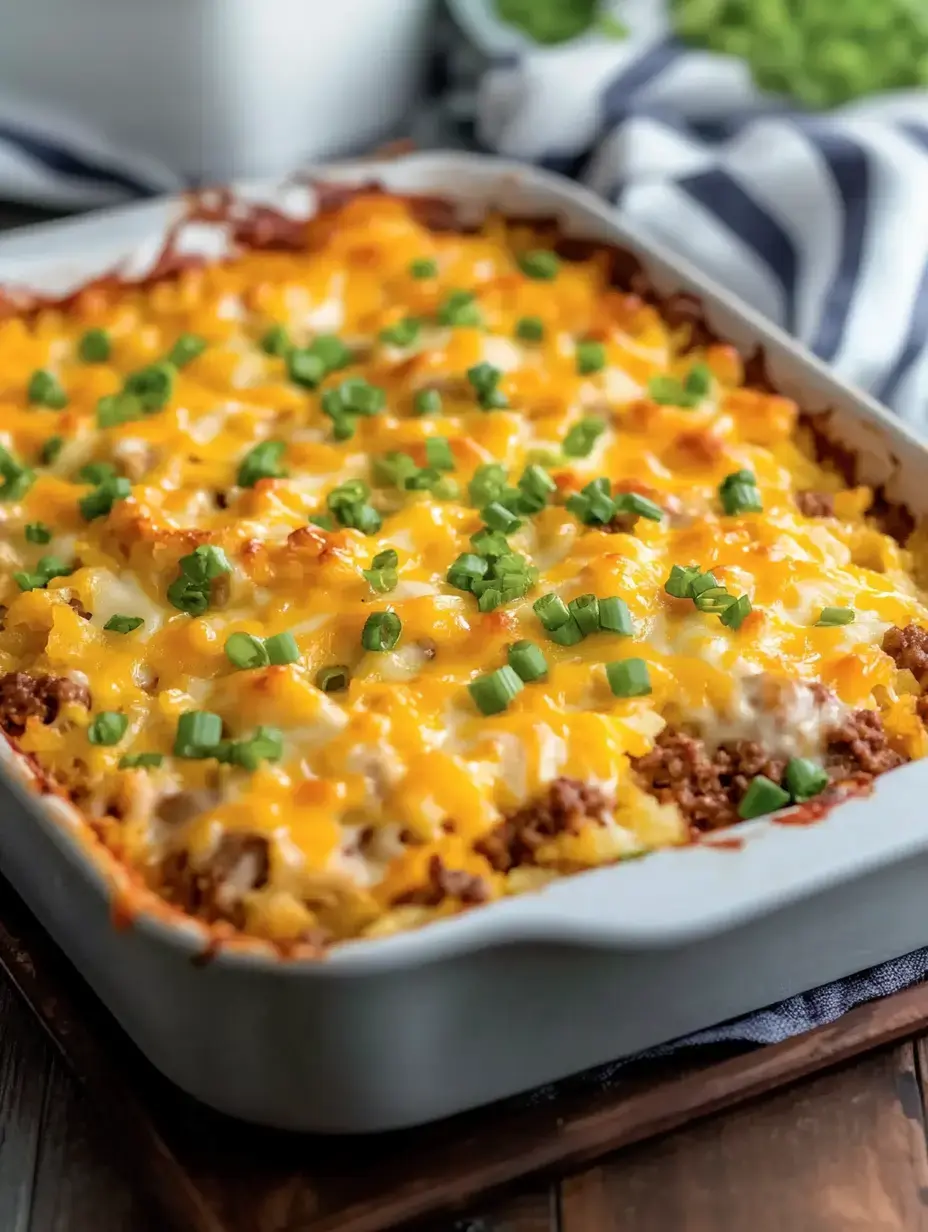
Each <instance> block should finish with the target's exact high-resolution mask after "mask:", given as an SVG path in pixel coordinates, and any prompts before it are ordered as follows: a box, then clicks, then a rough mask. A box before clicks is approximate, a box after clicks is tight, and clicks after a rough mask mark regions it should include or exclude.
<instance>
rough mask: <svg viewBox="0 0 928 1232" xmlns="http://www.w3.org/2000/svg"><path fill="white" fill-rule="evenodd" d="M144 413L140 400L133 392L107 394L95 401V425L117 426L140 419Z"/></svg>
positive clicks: (104, 426)
mask: <svg viewBox="0 0 928 1232" xmlns="http://www.w3.org/2000/svg"><path fill="white" fill-rule="evenodd" d="M144 413H145V410H144V407H143V406H142V403H141V400H140V399H139V398H137V397H136V396H135V394H128V393H121V394H107V395H106V396H105V397H103V398H100V399H99V400H98V402H97V427H98V428H117V427H119V425H120V424H124V423H131V422H132V421H133V420H135V419H141V418H142V416H143V415H144Z"/></svg>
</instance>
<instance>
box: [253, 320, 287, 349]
mask: <svg viewBox="0 0 928 1232" xmlns="http://www.w3.org/2000/svg"><path fill="white" fill-rule="evenodd" d="M259 346H260V347H261V350H262V351H263V352H264V353H265V355H277V356H281V355H286V354H287V352H288V351H289V350H290V335H289V334H288V333H287V330H286V328H285V327H284V326H283V325H271V326H269V327H268V328H267V329H266V330H265V331H264V333H263V334H262V335H261V341H260V343H259Z"/></svg>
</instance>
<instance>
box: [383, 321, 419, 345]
mask: <svg viewBox="0 0 928 1232" xmlns="http://www.w3.org/2000/svg"><path fill="white" fill-rule="evenodd" d="M421 328H422V325H421V323H420V322H419V321H417V320H416V318H415V317H404V318H403V320H402V321H397V323H396V324H395V325H388V326H387V327H386V329H382V330H381V331H380V341H381V342H386V343H388V344H389V345H390V346H395V347H408V346H412V345H413V343H414V342H415V341H416V339H417V338H418V337H419V331H420V330H421Z"/></svg>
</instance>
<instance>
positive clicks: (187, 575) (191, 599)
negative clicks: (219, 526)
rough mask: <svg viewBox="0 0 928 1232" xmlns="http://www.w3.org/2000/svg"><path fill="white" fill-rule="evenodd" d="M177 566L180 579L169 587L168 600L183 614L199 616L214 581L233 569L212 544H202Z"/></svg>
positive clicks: (223, 554)
mask: <svg viewBox="0 0 928 1232" xmlns="http://www.w3.org/2000/svg"><path fill="white" fill-rule="evenodd" d="M178 564H179V565H180V575H179V576H178V577H177V578H175V580H174V581H173V582H172V583H171V584H170V586H169V587H168V600H169V602H170V603H172V604H173V606H174V607H176V608H178V609H179V610H180V611H182V612H188V613H189V614H190V615H191V616H202V615H203V613H204V612H205V611H206V609H207V608H208V607H209V603H210V597H211V591H212V583H213V581H214V580H215V579H216V578H218V577H219V576H220V575H221V574H223V573H231V572H232V566H231V565H230V564H229V561H228V559H227V557H226V554H225V552H223V550H222V548H217V547H215V546H214V545H213V544H201V545H200V546H199V547H198V548H196V549H195V550H194V551H193V552H191V553H190V555H189V556H182V557H181V558H180V561H179V562H178Z"/></svg>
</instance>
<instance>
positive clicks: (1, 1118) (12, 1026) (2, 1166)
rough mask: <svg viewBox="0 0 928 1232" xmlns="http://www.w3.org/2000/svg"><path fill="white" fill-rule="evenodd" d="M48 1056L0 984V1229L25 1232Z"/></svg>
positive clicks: (32, 1026)
mask: <svg viewBox="0 0 928 1232" xmlns="http://www.w3.org/2000/svg"><path fill="white" fill-rule="evenodd" d="M51 1057H52V1053H51V1051H50V1049H49V1046H48V1043H47V1041H46V1040H45V1039H44V1038H43V1037H42V1035H41V1034H39V1032H37V1031H36V1029H35V1024H34V1022H33V1021H32V1019H31V1017H30V1015H29V1014H28V1013H27V1012H26V1010H25V1008H24V1006H23V1005H22V1003H21V1002H20V1000H19V998H18V997H17V996H16V994H15V992H14V991H13V989H12V988H11V987H10V985H9V984H8V983H7V981H6V980H0V1228H2V1229H3V1232H26V1229H27V1228H28V1227H29V1217H30V1212H31V1209H32V1193H33V1179H34V1175H35V1167H36V1160H37V1158H38V1150H39V1132H40V1126H41V1123H42V1107H43V1102H44V1099H45V1088H46V1082H47V1077H48V1071H49V1067H50V1064H51Z"/></svg>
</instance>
